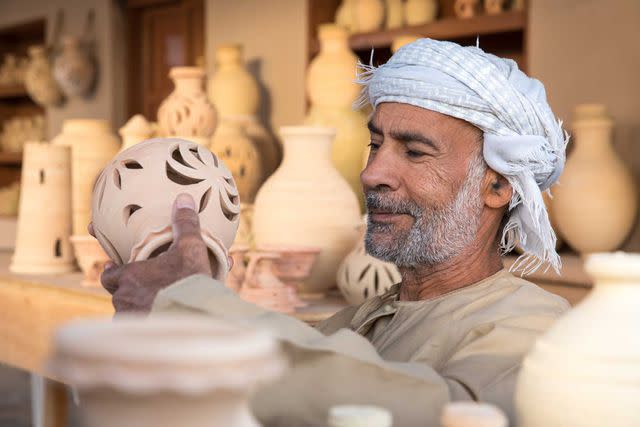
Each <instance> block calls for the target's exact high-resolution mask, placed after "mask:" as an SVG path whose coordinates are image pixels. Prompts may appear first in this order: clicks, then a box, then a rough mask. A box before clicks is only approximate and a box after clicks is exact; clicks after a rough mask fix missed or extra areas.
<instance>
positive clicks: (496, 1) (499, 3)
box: [484, 0, 505, 15]
mask: <svg viewBox="0 0 640 427" xmlns="http://www.w3.org/2000/svg"><path fill="white" fill-rule="evenodd" d="M504 6H505V0H484V11H485V12H486V13H487V15H497V14H499V13H502V12H504Z"/></svg>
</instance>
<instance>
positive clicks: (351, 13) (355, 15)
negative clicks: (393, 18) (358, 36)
mask: <svg viewBox="0 0 640 427" xmlns="http://www.w3.org/2000/svg"><path fill="white" fill-rule="evenodd" d="M384 18H385V10H384V3H383V0H343V2H342V4H341V5H340V6H339V7H338V10H337V11H336V25H338V26H340V27H341V28H344V29H345V30H347V31H349V32H352V33H366V32H370V31H376V30H378V29H380V28H381V27H382V24H383V23H384Z"/></svg>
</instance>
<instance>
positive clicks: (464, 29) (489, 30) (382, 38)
mask: <svg viewBox="0 0 640 427" xmlns="http://www.w3.org/2000/svg"><path fill="white" fill-rule="evenodd" d="M526 25H527V15H526V13H525V12H522V11H508V12H504V13H501V14H499V15H479V16H476V17H473V18H469V19H459V18H444V19H441V20H438V21H434V22H431V23H429V24H424V25H417V26H413V27H403V28H397V29H393V30H385V31H376V32H371V33H360V34H353V35H351V37H349V45H350V46H351V49H353V50H365V49H371V48H380V47H389V46H391V42H392V41H393V39H394V38H396V37H397V36H400V35H419V36H423V37H429V38H432V39H437V40H455V39H461V38H465V37H475V36H483V35H488V34H499V33H508V32H517V31H524V29H525V28H526Z"/></svg>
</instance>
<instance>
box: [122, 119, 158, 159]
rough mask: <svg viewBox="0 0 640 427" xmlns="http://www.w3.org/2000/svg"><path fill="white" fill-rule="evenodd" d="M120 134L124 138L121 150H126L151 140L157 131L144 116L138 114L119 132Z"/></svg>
mask: <svg viewBox="0 0 640 427" xmlns="http://www.w3.org/2000/svg"><path fill="white" fill-rule="evenodd" d="M118 133H119V134H120V137H121V138H122V148H121V150H126V149H127V148H129V147H131V146H132V145H135V144H137V143H138V142H142V141H144V140H147V139H149V138H151V137H152V136H153V134H154V133H155V130H154V129H153V126H152V125H151V123H149V121H147V119H145V118H144V116H143V115H142V114H136V115H135V116H133V117H131V118H130V119H129V121H128V122H127V123H125V124H124V126H122V127H121V128H120V130H118Z"/></svg>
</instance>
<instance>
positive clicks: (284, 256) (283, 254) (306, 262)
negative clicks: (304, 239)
mask: <svg viewBox="0 0 640 427" xmlns="http://www.w3.org/2000/svg"><path fill="white" fill-rule="evenodd" d="M257 250H259V251H264V252H271V253H276V254H279V255H280V257H279V258H276V259H275V260H274V262H273V272H274V274H275V275H276V276H277V277H278V279H280V280H281V281H282V282H283V283H285V284H286V285H289V286H292V287H293V288H295V289H300V290H304V288H305V286H304V282H305V280H307V278H309V275H310V274H311V268H312V267H313V264H314V263H315V261H316V258H317V257H318V254H319V253H320V248H311V247H304V246H293V245H292V246H278V245H264V246H260V247H258V248H257Z"/></svg>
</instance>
